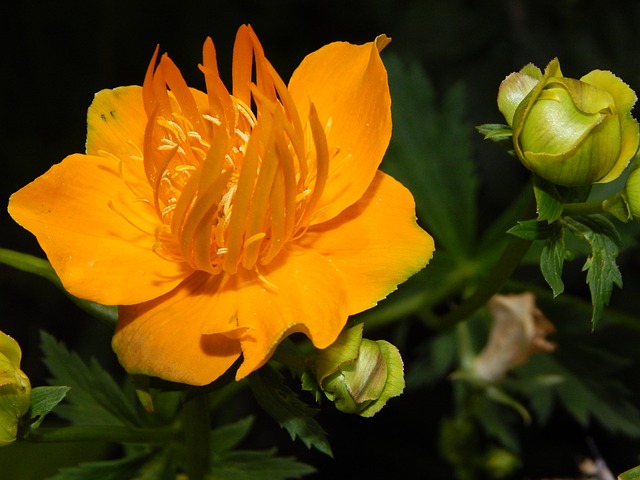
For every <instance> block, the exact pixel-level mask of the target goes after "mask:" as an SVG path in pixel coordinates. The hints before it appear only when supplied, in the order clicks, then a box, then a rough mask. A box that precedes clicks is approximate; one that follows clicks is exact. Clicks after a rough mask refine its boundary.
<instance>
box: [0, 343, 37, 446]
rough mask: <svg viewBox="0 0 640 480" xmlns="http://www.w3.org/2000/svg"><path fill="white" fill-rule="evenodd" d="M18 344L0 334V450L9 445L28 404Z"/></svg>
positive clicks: (28, 384)
mask: <svg viewBox="0 0 640 480" xmlns="http://www.w3.org/2000/svg"><path fill="white" fill-rule="evenodd" d="M21 359H22V351H21V350H20V346H19V345H18V342H16V341H15V340H14V339H13V338H11V337H10V336H9V335H7V334H6V333H4V332H0V447H2V446H5V445H9V444H10V443H13V442H14V441H15V439H16V435H17V433H18V423H19V422H20V418H21V417H22V416H23V415H24V414H25V413H27V411H28V410H29V407H30V405H31V383H30V382H29V378H28V377H27V376H26V375H25V374H24V372H22V370H20V360H21Z"/></svg>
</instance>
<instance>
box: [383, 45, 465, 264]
mask: <svg viewBox="0 0 640 480" xmlns="http://www.w3.org/2000/svg"><path fill="white" fill-rule="evenodd" d="M385 66H386V67H387V70H388V72H389V85H390V89H391V97H392V98H393V103H392V106H391V108H392V114H393V120H394V125H393V136H392V138H391V142H390V144H389V149H388V150H387V155H386V156H385V159H384V161H383V163H382V167H381V168H382V170H383V171H385V172H387V173H388V174H390V175H392V176H393V177H394V178H396V179H397V180H399V181H400V182H402V183H403V184H404V185H405V186H406V187H407V188H408V189H409V190H410V191H411V192H412V193H413V195H414V197H415V200H416V210H417V215H418V220H419V221H420V222H423V223H424V224H426V227H427V228H428V230H429V232H430V233H431V234H432V235H433V236H434V237H435V239H436V244H438V245H439V248H442V249H446V250H447V251H449V252H451V253H452V254H455V255H458V256H467V254H468V253H469V252H470V251H471V250H472V248H473V245H474V240H475V237H476V190H477V178H476V175H475V171H474V165H473V159H472V152H471V136H472V134H473V130H472V129H471V128H470V125H469V124H468V122H467V120H466V112H465V106H466V105H467V101H466V93H465V90H464V88H463V86H462V85H461V84H457V85H454V86H452V87H450V88H449V89H448V90H447V91H446V92H445V93H444V95H442V96H440V98H437V97H436V94H435V91H434V89H433V87H432V85H431V83H430V82H429V80H428V78H427V76H426V75H425V73H424V71H423V69H422V67H421V66H420V65H419V64H417V63H414V64H411V65H406V64H404V63H403V62H402V61H401V60H400V59H399V58H397V57H395V56H393V55H387V54H386V53H385ZM416 119H419V120H418V121H416Z"/></svg>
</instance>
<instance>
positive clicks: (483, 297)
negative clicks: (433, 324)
mask: <svg viewBox="0 0 640 480" xmlns="http://www.w3.org/2000/svg"><path fill="white" fill-rule="evenodd" d="M531 243H532V242H531V240H523V239H522V238H519V237H514V236H512V237H510V238H509V241H508V243H507V246H506V247H505V250H504V251H503V252H502V256H501V257H500V260H499V261H498V263H497V264H496V265H495V267H494V268H493V270H492V271H491V273H490V274H489V275H488V276H487V277H486V278H485V279H484V280H483V281H482V283H480V286H479V287H478V289H477V290H476V291H475V292H474V293H473V295H471V296H470V297H467V298H466V299H465V300H464V301H463V302H462V303H461V304H460V306H459V307H458V308H456V309H455V310H452V311H451V312H449V313H448V314H447V315H445V316H444V317H442V318H441V319H440V322H438V328H441V329H445V328H449V327H452V326H454V325H456V324H457V323H458V322H460V321H462V320H464V319H466V318H468V317H469V316H470V315H472V314H473V313H474V312H475V311H476V310H478V308H480V307H482V306H483V305H484V304H485V303H487V301H488V300H489V299H490V298H491V297H492V296H493V295H494V294H495V293H497V292H498V291H499V290H500V287H502V285H503V284H504V283H505V282H506V281H507V280H508V279H509V277H511V274H512V273H513V272H514V270H515V269H516V268H517V267H518V265H520V262H521V261H522V258H523V257H524V255H525V254H526V253H527V250H529V247H530V246H531Z"/></svg>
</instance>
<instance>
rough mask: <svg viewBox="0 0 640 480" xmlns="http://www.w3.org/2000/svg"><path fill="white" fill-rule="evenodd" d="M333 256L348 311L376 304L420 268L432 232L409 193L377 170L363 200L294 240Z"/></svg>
mask: <svg viewBox="0 0 640 480" xmlns="http://www.w3.org/2000/svg"><path fill="white" fill-rule="evenodd" d="M296 243H297V244H298V245H300V246H301V247H304V248H308V249H311V250H315V251H317V252H318V253H319V254H320V255H322V256H324V257H325V258H326V259H327V260H329V261H330V262H331V265H333V267H334V268H335V269H336V270H337V271H338V272H339V273H340V274H341V275H342V277H343V278H344V283H345V284H346V285H347V286H348V310H349V315H353V314H355V313H358V312H361V311H363V310H366V309H368V308H371V307H373V306H374V305H376V303H377V302H378V301H380V300H382V299H383V298H385V297H386V296H387V295H388V294H389V293H391V292H393V291H394V290H395V289H396V287H397V285H398V284H400V283H402V282H404V281H405V280H406V279H407V278H409V277H410V276H411V275H413V274H414V273H416V272H417V271H419V270H421V269H422V268H423V267H424V266H425V265H426V264H427V263H428V262H429V260H430V259H431V257H432V255H433V251H434V243H433V238H431V236H430V235H429V234H428V233H427V232H425V231H424V230H422V229H421V228H420V227H419V226H418V225H417V224H416V214H415V204H414V201H413V197H412V195H411V193H410V192H409V191H408V190H407V189H406V188H405V187H404V186H403V185H402V184H400V183H399V182H397V181H396V180H394V179H393V178H392V177H390V176H388V175H386V174H384V173H382V172H378V174H377V175H376V177H375V179H374V180H373V183H372V184H371V187H370V188H369V190H367V192H366V193H365V195H364V196H363V197H362V199H361V200H360V201H358V202H357V203H356V204H354V205H353V206H351V207H350V208H348V209H347V210H345V211H344V212H343V213H342V214H341V215H339V216H338V217H336V218H334V219H333V220H331V221H329V222H325V223H323V224H321V225H315V226H313V227H311V228H310V229H309V230H307V232H306V233H305V235H304V236H303V237H302V238H301V239H300V240H298V241H297V242H296Z"/></svg>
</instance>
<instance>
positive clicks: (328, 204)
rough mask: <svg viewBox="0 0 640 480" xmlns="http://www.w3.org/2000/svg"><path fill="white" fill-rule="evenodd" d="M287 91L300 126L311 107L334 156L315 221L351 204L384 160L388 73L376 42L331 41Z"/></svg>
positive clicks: (301, 69)
mask: <svg viewBox="0 0 640 480" xmlns="http://www.w3.org/2000/svg"><path fill="white" fill-rule="evenodd" d="M289 91H290V92H291V96H292V98H293V99H294V102H295V104H296V106H297V108H298V111H299V113H300V118H301V119H302V120H303V123H304V121H305V119H308V118H309V111H310V105H311V104H314V105H315V107H316V109H317V111H318V116H319V118H320V121H321V122H322V124H323V125H324V126H325V130H326V133H327V142H328V146H329V150H330V154H333V153H335V156H334V157H333V158H332V159H331V164H330V165H329V178H328V180H327V184H326V186H325V189H324V192H323V195H322V197H321V199H320V202H319V204H318V212H317V214H316V217H315V219H314V223H319V222H323V221H325V220H328V219H330V218H333V217H335V216H336V215H337V214H338V213H340V212H341V211H342V210H344V209H345V208H347V207H348V206H350V205H352V204H353V203H355V202H356V200H358V199H359V198H360V197H361V196H362V194H363V193H364V192H365V191H366V190H367V188H368V187H369V184H370V183H371V180H372V179H373V177H374V175H375V172H376V170H377V169H378V166H379V165H380V162H381V161H382V157H383V155H384V152H385V150H386V148H387V145H388V144H389V139H390V137H391V97H390V95H389V85H388V80H387V72H386V70H385V68H384V65H383V64H382V60H381V59H380V54H379V53H378V50H377V48H376V44H375V42H371V43H367V44H365V45H351V44H349V43H344V42H337V43H331V44H329V45H327V46H325V47H322V48H321V49H320V50H318V51H316V52H314V53H312V54H310V55H308V56H307V57H306V58H305V59H304V60H303V61H302V63H301V64H300V66H299V67H298V68H297V69H296V71H295V72H294V73H293V76H292V77H291V81H290V82H289ZM307 130H308V132H307V133H308V135H309V136H311V131H310V129H309V128H307Z"/></svg>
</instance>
